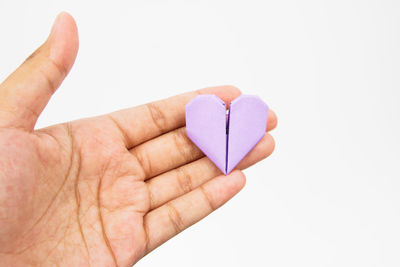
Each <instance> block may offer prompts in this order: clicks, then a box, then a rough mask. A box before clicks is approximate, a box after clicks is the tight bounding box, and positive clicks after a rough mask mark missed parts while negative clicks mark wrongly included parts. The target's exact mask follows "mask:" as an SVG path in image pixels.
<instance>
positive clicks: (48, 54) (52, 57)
mask: <svg viewBox="0 0 400 267" xmlns="http://www.w3.org/2000/svg"><path fill="white" fill-rule="evenodd" d="M78 46H79V41H78V30H77V27H76V24H75V21H74V19H73V18H72V16H71V15H69V14H68V13H66V12H62V13H60V14H59V15H58V16H57V18H56V20H55V22H54V25H53V28H52V30H51V32H50V35H49V37H48V38H47V40H46V42H45V43H44V44H42V45H41V46H40V47H39V48H38V49H37V50H36V51H35V52H34V53H33V54H32V55H31V56H29V57H28V58H27V59H26V60H25V62H24V63H22V65H21V66H20V67H19V68H18V69H17V70H15V71H14V72H13V73H12V74H11V75H10V76H9V77H8V78H7V79H6V80H5V81H4V82H3V83H2V84H0V128H1V127H13V128H21V129H24V130H28V131H32V130H33V129H34V126H35V123H36V121H37V119H38V117H39V115H40V113H41V112H42V110H43V109H44V108H45V106H46V105H47V103H48V101H49V100H50V97H51V96H52V94H53V93H54V92H55V91H56V89H57V88H58V87H59V86H60V84H61V82H62V81H63V80H64V78H65V76H66V75H67V74H68V72H69V70H70V69H71V67H72V65H73V64H74V61H75V58H76V54H77V52H78Z"/></svg>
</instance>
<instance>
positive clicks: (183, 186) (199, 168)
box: [147, 134, 275, 210]
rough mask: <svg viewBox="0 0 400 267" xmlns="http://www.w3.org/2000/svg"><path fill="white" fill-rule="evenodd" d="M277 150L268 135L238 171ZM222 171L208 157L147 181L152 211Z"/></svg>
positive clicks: (244, 160)
mask: <svg viewBox="0 0 400 267" xmlns="http://www.w3.org/2000/svg"><path fill="white" fill-rule="evenodd" d="M274 148H275V141H274V139H273V137H272V136H271V135H269V134H266V135H265V136H264V137H263V138H262V139H261V141H260V142H259V143H258V144H257V145H256V146H255V147H254V149H253V150H251V151H250V152H249V154H247V155H246V157H244V158H243V160H242V161H241V162H240V163H239V164H238V165H237V166H236V169H240V170H243V169H246V168H248V167H249V166H251V165H253V164H255V163H257V162H259V161H261V160H262V159H265V158H266V157H268V156H269V155H271V154H272V152H273V150H274ZM220 174H221V171H220V170H219V169H218V168H217V167H216V166H215V165H214V163H212V162H211V160H210V159H208V158H207V157H202V158H201V159H198V160H196V161H193V162H191V163H189V164H186V165H183V166H181V167H179V168H176V169H174V170H171V171H169V172H166V173H163V174H161V175H159V176H157V177H154V178H152V179H150V180H148V181H147V185H148V189H149V193H150V209H151V210H152V209H155V208H158V207H160V206H161V205H163V204H165V203H167V202H168V201H170V200H172V199H175V198H177V197H179V196H182V195H184V194H186V193H188V192H190V191H192V190H194V189H195V188H197V187H198V186H200V185H202V184H204V183H205V182H207V181H209V180H211V179H212V178H214V177H215V176H217V175H220Z"/></svg>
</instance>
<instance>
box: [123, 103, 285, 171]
mask: <svg viewBox="0 0 400 267" xmlns="http://www.w3.org/2000/svg"><path fill="white" fill-rule="evenodd" d="M276 121H277V118H276V115H275V113H274V112H273V111H271V112H268V122H267V130H268V131H269V130H271V129H273V128H274V127H275V126H276ZM270 125H271V126H270ZM130 151H131V153H132V154H133V155H134V156H135V157H136V158H137V159H138V161H139V162H140V163H141V166H142V168H143V176H144V177H147V178H151V177H154V176H156V175H158V174H160V173H163V172H166V171H169V170H171V169H174V168H177V167H179V166H182V165H184V164H186V163H189V162H192V161H194V160H196V159H199V158H201V157H202V156H204V154H203V153H202V152H201V150H200V149H199V148H198V147H197V146H196V145H195V144H194V143H193V142H192V141H190V139H189V138H188V136H187V134H186V128H185V127H182V128H179V129H176V130H174V131H171V132H168V133H166V134H164V135H161V136H160V137H157V138H154V139H152V140H150V141H147V142H145V143H143V144H141V145H138V146H136V147H134V148H132V149H131V150H130ZM165 155H168V157H166V156H165Z"/></svg>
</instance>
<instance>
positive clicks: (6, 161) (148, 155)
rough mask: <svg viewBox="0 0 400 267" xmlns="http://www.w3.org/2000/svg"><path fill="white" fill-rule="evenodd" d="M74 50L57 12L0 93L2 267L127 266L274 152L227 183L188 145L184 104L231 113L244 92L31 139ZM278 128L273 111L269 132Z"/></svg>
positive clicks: (219, 90) (138, 110) (131, 112)
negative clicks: (219, 106) (218, 106)
mask: <svg viewBox="0 0 400 267" xmlns="http://www.w3.org/2000/svg"><path fill="white" fill-rule="evenodd" d="M77 50H78V37H77V30H76V26H75V22H74V20H73V19H72V17H71V16H70V15H68V14H66V13H62V14H60V15H59V17H58V18H57V20H56V22H55V24H54V26H53V29H52V32H51V34H50V36H49V38H48V40H47V41H46V42H45V43H44V44H43V45H42V46H41V47H40V48H39V49H38V50H37V51H36V52H35V53H34V54H32V56H30V57H29V58H28V59H27V60H26V61H25V62H24V63H23V64H22V65H21V66H20V67H19V68H18V69H17V70H16V71H15V72H14V73H13V74H11V75H10V76H9V77H8V78H7V79H6V80H5V81H4V82H3V83H2V84H1V85H0V265H2V266H21V265H41V266H42V265H68V266H89V265H92V266H130V265H132V264H134V263H135V262H137V261H138V260H139V259H140V258H141V257H143V256H144V255H146V254H147V253H149V252H150V251H151V250H153V249H154V248H156V247H157V246H159V245H160V244H162V243H164V242H165V241H166V240H168V239H169V238H171V237H173V236H174V235H176V234H178V233H179V232H180V231H182V230H184V229H185V228H187V227H189V226H190V225H192V224H193V223H195V222H197V221H198V220H200V219H202V218H204V217H205V216H207V215H208V214H209V213H210V212H212V211H213V210H215V209H216V208H218V207H219V206H221V205H222V204H223V203H225V202H226V201H227V200H229V199H230V198H231V197H232V196H234V195H235V194H236V193H237V192H239V191H240V189H241V188H242V187H243V186H244V184H245V177H244V175H243V173H242V172H241V171H240V170H239V169H243V168H246V167H248V166H250V165H251V164H254V163H256V162H257V161H259V160H261V159H263V158H265V157H267V156H268V155H269V154H271V153H272V151H273V149H274V141H273V139H272V137H271V136H270V135H269V134H266V135H265V136H264V138H263V139H262V140H261V141H260V142H259V143H258V144H257V146H256V147H255V148H254V149H253V150H252V151H251V152H250V153H249V154H248V155H247V156H246V157H245V158H244V159H243V160H242V161H241V163H240V164H239V165H238V167H237V168H238V170H235V171H233V172H232V173H231V174H229V175H227V176H224V175H221V173H220V171H219V170H218V169H217V168H216V167H215V166H214V165H213V164H212V163H211V162H210V160H208V159H207V158H206V157H204V155H203V154H202V153H201V151H200V150H199V149H198V148H197V147H196V146H195V145H194V144H192V143H191V141H190V140H189V139H188V138H187V136H186V132H185V128H184V125H185V117H184V107H185V104H186V103H187V102H189V101H190V100H191V99H192V98H194V97H195V96H196V95H197V94H216V95H218V96H219V97H220V98H221V99H223V100H224V101H225V102H227V104H228V103H229V102H230V101H231V100H233V99H234V98H236V97H237V96H238V95H240V91H239V90H238V89H236V88H234V87H231V86H222V87H214V88H207V89H203V90H199V91H194V92H189V93H185V94H182V95H179V96H175V97H171V98H169V99H165V100H161V101H157V102H154V103H150V104H147V105H143V106H138V107H134V108H130V109H126V110H121V111H117V112H114V113H111V114H108V115H103V116H99V117H95V118H90V119H82V120H78V121H73V122H69V123H64V124H60V125H55V126H51V127H48V128H45V129H40V130H34V126H35V123H36V120H37V118H38V116H39V114H40V113H41V111H42V110H43V109H44V107H45V106H46V104H47V102H48V101H49V99H50V97H51V95H52V94H53V93H54V91H55V90H56V89H57V88H58V86H59V85H60V84H61V82H62V80H63V79H64V78H65V76H66V75H67V73H68V71H69V70H70V68H71V67H72V65H73V62H74V60H75V56H76V53H77ZM275 125H276V116H275V115H274V113H273V112H270V113H269V117H268V130H271V129H272V128H274V127H275Z"/></svg>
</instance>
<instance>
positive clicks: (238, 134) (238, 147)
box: [186, 95, 268, 175]
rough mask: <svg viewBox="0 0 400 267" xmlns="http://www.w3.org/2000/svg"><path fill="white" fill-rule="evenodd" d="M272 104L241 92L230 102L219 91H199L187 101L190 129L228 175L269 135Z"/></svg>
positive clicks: (187, 130) (190, 135) (205, 151)
mask: <svg viewBox="0 0 400 267" xmlns="http://www.w3.org/2000/svg"><path fill="white" fill-rule="evenodd" d="M267 116H268V106H267V105H266V104H265V103H264V102H263V101H262V100H261V99H260V98H258V97H257V96H253V95H241V96H239V97H238V98H236V99H235V100H233V101H232V102H231V103H230V104H229V110H228V111H227V110H226V105H225V103H224V102H223V101H222V100H221V99H219V98H218V97H217V96H216V95H199V96H197V97H196V98H194V99H193V100H192V101H191V102H189V103H188V104H187V105H186V132H187V135H188V137H189V138H190V139H191V140H192V141H193V143H195V144H196V145H197V146H198V147H199V148H200V149H201V150H202V151H203V152H204V154H206V156H207V157H208V158H209V159H210V160H211V161H212V162H214V164H215V165H216V166H217V167H218V168H219V169H220V170H221V171H222V172H223V173H224V174H225V175H226V174H228V173H230V172H231V171H232V170H233V168H235V166H236V165H237V164H238V163H239V162H240V160H242V159H243V158H244V156H246V155H247V153H249V151H250V150H251V149H252V148H253V147H254V146H255V145H256V144H257V143H258V141H260V139H261V138H262V137H263V136H264V135H265V130H266V127H267Z"/></svg>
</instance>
